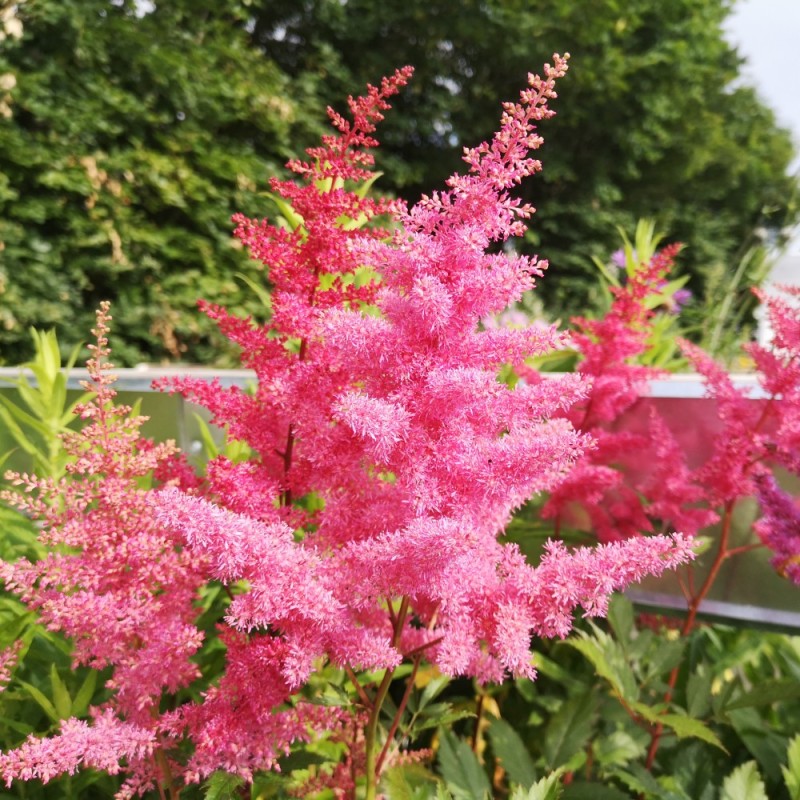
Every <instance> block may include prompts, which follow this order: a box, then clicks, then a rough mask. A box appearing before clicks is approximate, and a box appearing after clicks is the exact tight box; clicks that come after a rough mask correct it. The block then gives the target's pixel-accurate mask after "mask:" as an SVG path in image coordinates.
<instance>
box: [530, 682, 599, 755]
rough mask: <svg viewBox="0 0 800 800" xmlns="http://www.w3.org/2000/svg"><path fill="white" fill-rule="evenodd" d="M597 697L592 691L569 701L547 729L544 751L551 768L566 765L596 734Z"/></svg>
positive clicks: (554, 716)
mask: <svg viewBox="0 0 800 800" xmlns="http://www.w3.org/2000/svg"><path fill="white" fill-rule="evenodd" d="M596 710H597V697H596V696H595V694H594V693H593V692H592V691H591V690H590V691H587V692H584V693H583V694H580V695H576V696H575V697H570V698H568V699H567V700H565V701H564V702H563V703H562V704H561V706H560V707H559V709H558V711H557V712H556V713H555V714H554V715H553V716H552V717H551V718H550V721H549V723H548V724H547V728H546V729H545V734H544V742H543V743H542V752H543V754H544V757H545V761H546V763H547V766H548V767H549V768H550V769H556V768H557V767H560V766H562V765H563V764H566V763H567V762H568V761H569V760H570V758H572V757H573V756H574V755H575V754H576V753H578V752H579V751H581V750H582V749H583V747H584V745H585V744H586V742H587V740H588V739H589V737H590V736H591V734H592V729H593V722H594V716H595V713H596Z"/></svg>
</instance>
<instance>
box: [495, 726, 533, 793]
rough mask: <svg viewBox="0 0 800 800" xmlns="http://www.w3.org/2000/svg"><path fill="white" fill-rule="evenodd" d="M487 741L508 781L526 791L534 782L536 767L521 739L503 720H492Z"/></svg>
mask: <svg viewBox="0 0 800 800" xmlns="http://www.w3.org/2000/svg"><path fill="white" fill-rule="evenodd" d="M488 733H489V741H490V742H491V743H492V751H493V752H494V755H495V758H496V759H497V760H498V762H499V763H500V765H501V766H502V767H503V769H504V770H505V771H506V774H507V775H508V779H509V780H510V781H512V782H513V783H518V784H520V786H523V787H525V788H526V789H527V788H528V787H529V786H532V785H533V782H534V781H535V780H536V777H537V776H536V767H535V766H534V764H533V759H532V758H531V755H530V753H529V752H528V748H527V747H526V746H525V743H524V742H523V741H522V737H521V736H520V735H519V734H518V733H517V732H516V731H515V730H514V729H513V728H512V727H511V725H509V724H508V723H507V722H506V721H505V720H504V719H495V720H492V723H491V725H490V726H489V731H488Z"/></svg>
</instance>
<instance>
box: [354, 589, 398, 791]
mask: <svg viewBox="0 0 800 800" xmlns="http://www.w3.org/2000/svg"><path fill="white" fill-rule="evenodd" d="M408 605H409V602H408V598H407V597H404V598H403V602H402V603H401V604H400V610H399V611H398V612H397V618H396V620H395V621H394V635H393V636H392V645H393V646H394V647H397V646H398V645H399V644H400V636H401V634H402V632H403V626H404V625H405V621H406V615H407V614H408ZM393 677H394V667H392V668H390V669H387V670H386V672H384V674H383V680H381V683H380V686H378V691H377V693H376V694H375V699H374V700H373V701H372V709H371V710H370V714H369V721H368V722H367V730H366V731H365V732H364V750H365V755H366V759H367V764H366V779H367V785H366V795H365V800H377V796H378V795H377V792H378V778H379V775H378V722H379V720H380V716H381V708H382V707H383V701H384V700H385V699H386V695H387V694H388V692H389V686H390V685H391V683H392V678H393Z"/></svg>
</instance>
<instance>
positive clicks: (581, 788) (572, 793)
mask: <svg viewBox="0 0 800 800" xmlns="http://www.w3.org/2000/svg"><path fill="white" fill-rule="evenodd" d="M561 800H630V795H628V794H625V793H624V792H621V791H620V790H619V789H615V788H614V787H613V786H605V785H604V784H602V783H571V784H570V785H569V786H565V787H564V791H563V793H562V794H561Z"/></svg>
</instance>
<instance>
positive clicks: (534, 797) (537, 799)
mask: <svg viewBox="0 0 800 800" xmlns="http://www.w3.org/2000/svg"><path fill="white" fill-rule="evenodd" d="M561 772H562V771H561V770H556V772H554V773H552V774H551V775H547V776H545V777H544V778H542V779H541V780H540V781H538V782H537V783H535V784H534V785H533V786H531V787H530V789H527V790H526V789H524V788H522V787H518V788H517V789H515V790H514V791H513V792H512V793H511V800H558V798H559V797H561V791H562V786H561Z"/></svg>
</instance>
